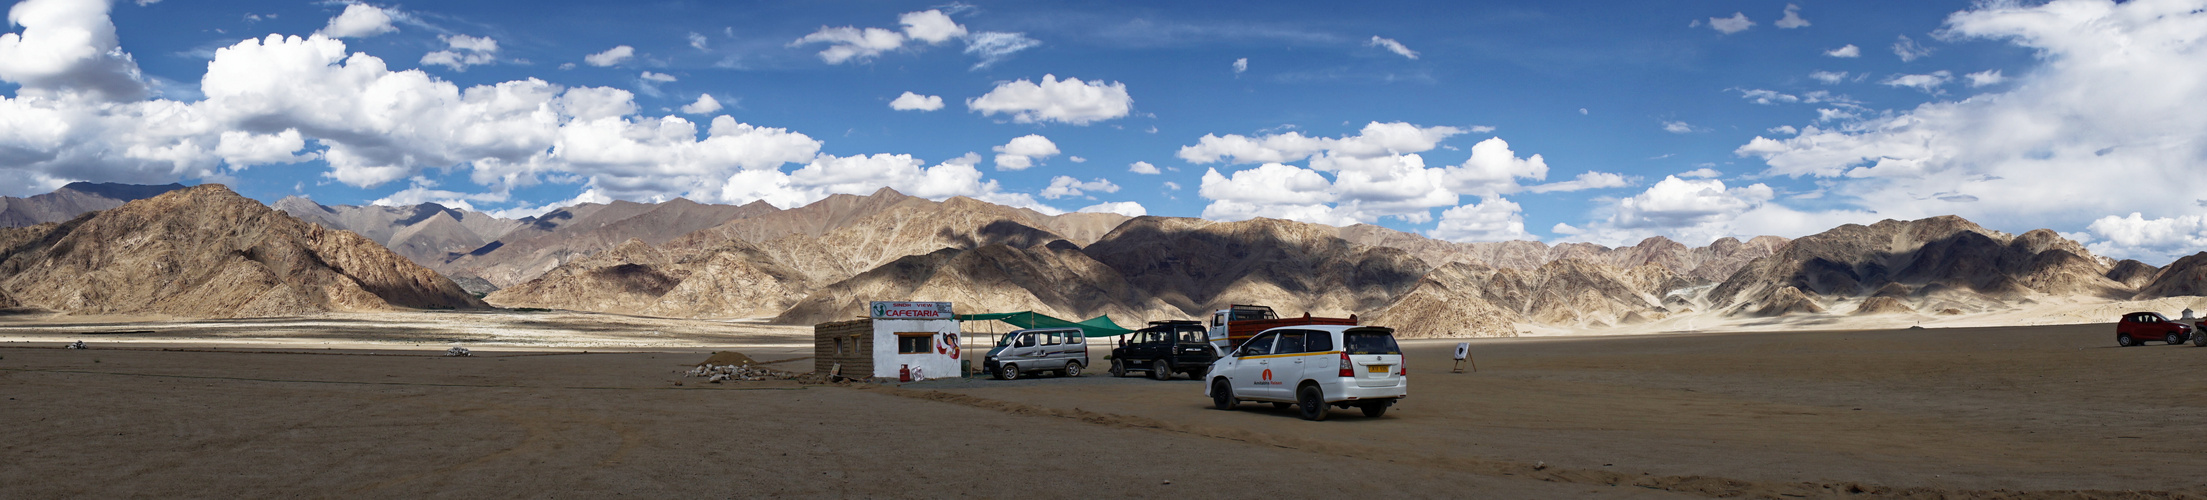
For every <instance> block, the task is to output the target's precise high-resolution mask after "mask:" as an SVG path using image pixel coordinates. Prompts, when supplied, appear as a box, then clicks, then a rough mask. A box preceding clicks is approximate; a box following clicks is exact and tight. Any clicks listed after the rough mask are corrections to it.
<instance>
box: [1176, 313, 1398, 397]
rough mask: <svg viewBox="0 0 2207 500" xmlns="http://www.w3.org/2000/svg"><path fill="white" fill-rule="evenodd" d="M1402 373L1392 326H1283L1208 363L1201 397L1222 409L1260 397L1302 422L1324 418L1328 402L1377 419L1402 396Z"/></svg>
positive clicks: (1254, 338)
mask: <svg viewBox="0 0 2207 500" xmlns="http://www.w3.org/2000/svg"><path fill="white" fill-rule="evenodd" d="M1409 375H1410V373H1409V371H1407V369H1406V368H1404V367H1403V364H1402V348H1400V347H1398V346H1396V345H1395V330H1394V329H1392V328H1386V327H1378V326H1337V325H1309V326H1283V327H1279V328H1274V329H1270V330H1265V331H1264V332H1263V333H1259V334H1257V336H1255V337H1250V338H1249V341H1247V342H1243V343H1242V344H1241V345H1239V346H1235V347H1234V349H1233V350H1232V351H1230V352H1228V353H1227V355H1226V356H1225V357H1221V358H1219V360H1218V361H1217V362H1214V363H1212V364H1211V370H1210V376H1211V377H1210V383H1209V384H1206V385H1205V389H1204V394H1205V395H1207V396H1210V397H1211V403H1212V404H1213V405H1214V406H1217V407H1218V409H1221V410H1232V409H1234V407H1235V406H1238V405H1240V404H1241V402H1242V401H1264V402H1269V403H1272V405H1273V406H1274V407H1278V408H1286V407H1287V406H1288V405H1290V404H1292V405H1296V406H1298V407H1300V409H1301V410H1302V413H1303V418H1305V419H1309V420H1325V419H1326V412H1327V411H1328V410H1329V409H1328V408H1327V407H1328V406H1335V407H1341V408H1348V407H1351V406H1354V407H1357V408H1360V409H1363V410H1364V416H1367V417H1375V418H1376V417H1378V416H1380V415H1385V414H1386V413H1387V407H1389V406H1394V404H1395V403H1396V402H1397V401H1401V400H1402V398H1404V397H1406V396H1409V394H1410V377H1409Z"/></svg>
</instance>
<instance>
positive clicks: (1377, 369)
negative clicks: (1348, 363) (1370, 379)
mask: <svg viewBox="0 0 2207 500" xmlns="http://www.w3.org/2000/svg"><path fill="white" fill-rule="evenodd" d="M1394 368H1395V365H1364V369H1365V370H1369V371H1371V373H1387V372H1389V371H1393V369H1394Z"/></svg>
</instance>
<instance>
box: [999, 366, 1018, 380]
mask: <svg viewBox="0 0 2207 500" xmlns="http://www.w3.org/2000/svg"><path fill="white" fill-rule="evenodd" d="M996 379H997V380H1019V365H1003V366H998V367H996Z"/></svg>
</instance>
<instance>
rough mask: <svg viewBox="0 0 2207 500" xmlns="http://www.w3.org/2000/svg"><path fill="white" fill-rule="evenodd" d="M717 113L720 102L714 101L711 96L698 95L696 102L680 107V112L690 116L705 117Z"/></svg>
mask: <svg viewBox="0 0 2207 500" xmlns="http://www.w3.org/2000/svg"><path fill="white" fill-rule="evenodd" d="M719 111H720V100H719V99H714V98H713V95H712V94H698V95H697V102H692V103H689V104H684V105H682V112H683V113H686V114H692V115H707V114H713V113H715V112H719Z"/></svg>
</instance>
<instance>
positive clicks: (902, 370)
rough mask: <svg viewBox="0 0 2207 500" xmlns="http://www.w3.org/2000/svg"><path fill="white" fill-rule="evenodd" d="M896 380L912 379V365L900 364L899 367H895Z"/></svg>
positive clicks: (906, 380)
mask: <svg viewBox="0 0 2207 500" xmlns="http://www.w3.org/2000/svg"><path fill="white" fill-rule="evenodd" d="M897 381H898V382H911V381H912V365H902V366H900V367H899V368H897Z"/></svg>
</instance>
